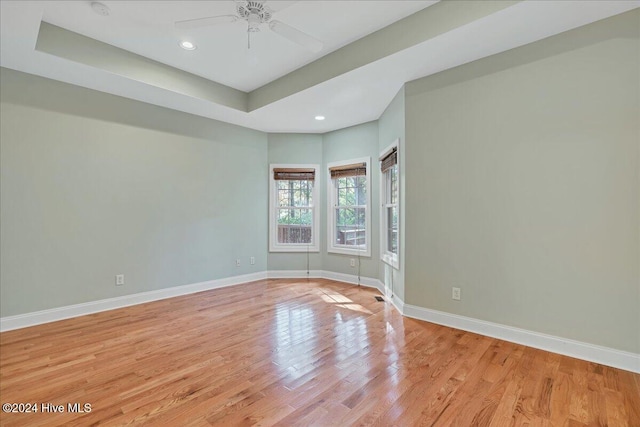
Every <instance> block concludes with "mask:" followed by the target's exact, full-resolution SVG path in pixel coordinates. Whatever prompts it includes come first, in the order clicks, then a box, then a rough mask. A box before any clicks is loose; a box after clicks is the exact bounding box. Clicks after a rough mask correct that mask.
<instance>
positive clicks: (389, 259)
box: [380, 253, 400, 270]
mask: <svg viewBox="0 0 640 427" xmlns="http://www.w3.org/2000/svg"><path fill="white" fill-rule="evenodd" d="M380 259H382V262H384V263H385V264H387V265H389V266H391V267H393V268H395V269H396V270H400V261H399V260H398V255H395V254H393V255H392V254H390V253H386V254H384V255H382V257H380Z"/></svg>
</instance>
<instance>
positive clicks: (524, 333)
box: [0, 270, 640, 373]
mask: <svg viewBox="0 0 640 427" xmlns="http://www.w3.org/2000/svg"><path fill="white" fill-rule="evenodd" d="M307 277H308V278H312V279H318V278H322V279H330V280H336V281H340V282H345V283H351V284H357V283H358V277H357V276H355V275H351V274H344V273H335V272H332V271H324V270H311V271H309V275H307V272H306V270H273V271H262V272H258V273H252V274H245V275H241V276H232V277H227V278H223V279H217V280H210V281H207V282H200V283H194V284H190V285H183V286H174V287H171V288H166V289H159V290H156V291H149V292H142V293H137V294H132V295H124V296H121V297H116V298H108V299H103V300H98V301H92V302H87V303H82V304H74V305H69V306H65V307H59V308H52V309H49V310H42V311H36V312H33V313H26V314H20V315H17V316H8V317H2V318H0V332H4V331H10V330H13V329H20V328H26V327H28V326H34V325H39V324H42V323H48V322H55V321H58V320H63V319H69V318H72V317H78V316H84V315H87V314H92V313H98V312H100V311H107V310H113V309H117V308H122V307H128V306H131V305H136V304H142V303H146V302H151V301H157V300H161V299H166V298H172V297H176V296H180V295H188V294H192V293H196V292H202V291H207V290H211V289H217V288H222V287H226V286H234V285H239V284H242V283H247V282H252V281H256V280H263V279H267V278H269V279H276V278H277V279H280V278H295V279H301V278H307ZM360 284H361V285H363V286H367V287H372V288H376V289H378V290H379V291H380V292H381V293H382V294H383V295H385V296H387V297H388V295H386V294H385V288H384V284H383V283H382V282H381V281H380V280H378V279H374V278H371V277H360ZM390 300H391V303H392V304H393V305H394V306H395V308H396V309H397V310H398V311H399V312H400V314H402V315H404V316H408V317H413V318H415V319H418V320H424V321H427V322H431V323H437V324H439V325H444V326H449V327H452V328H456V329H462V330H464V331H469V332H474V333H477V334H481V335H485V336H489V337H493V338H498V339H501V340H505V341H510V342H514V343H517V344H522V345H526V346H529V347H534V348H539V349H542V350H546V351H550V352H553V353H559V354H563V355H566V356H571V357H576V358H578V359H583V360H588V361H591V362H596V363H601V364H603V365H607V366H613V367H615V368H620V369H624V370H627V371H631V372H637V373H640V354H636V353H630V352H625V351H621V350H616V349H612V348H608V347H602V346H598V345H594V344H588V343H584V342H580V341H574V340H571V339H566V338H560V337H556V336H552V335H546V334H542V333H538V332H533V331H528V330H525V329H519V328H514V327H511V326H506V325H501V324H499V323H492V322H487V321H483V320H478V319H474V318H471V317H465V316H459V315H456V314H451V313H445V312H442V311H437V310H431V309H428V308H423V307H418V306H415V305H410V304H405V303H404V301H402V300H401V299H400V298H398V296H397V295H394V296H393V297H392V298H390Z"/></svg>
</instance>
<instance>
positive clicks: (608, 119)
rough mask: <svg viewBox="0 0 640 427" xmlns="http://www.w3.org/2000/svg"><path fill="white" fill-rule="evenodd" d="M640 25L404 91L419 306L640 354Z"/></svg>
mask: <svg viewBox="0 0 640 427" xmlns="http://www.w3.org/2000/svg"><path fill="white" fill-rule="evenodd" d="M639 18H640V14H639V13H638V11H637V10H636V11H634V12H629V13H625V14H623V15H619V16H616V17H613V18H609V19H607V20H603V21H599V22H597V23H595V24H591V25H589V26H585V27H582V28H578V29H576V30H573V31H570V32H567V33H563V34H560V35H558V36H554V37H551V38H548V39H545V40H542V41H540V42H537V43H534V44H531V45H528V46H524V47H522V48H518V49H514V50H511V51H508V52H505V53H502V54H499V55H496V56H494V57H489V58H486V59H483V60H480V61H476V62H475V63H471V64H468V65H464V66H461V67H458V68H456V69H453V70H450V71H446V72H443V73H440V74H437V75H434V76H431V77H427V78H424V79H421V80H418V81H415V82H412V83H409V84H408V85H407V86H406V105H405V107H406V137H407V138H406V144H405V149H406V163H405V164H406V193H405V194H406V230H407V231H408V232H407V233H406V236H405V238H406V252H405V253H406V270H405V273H406V274H405V293H406V295H405V296H406V298H405V300H406V302H407V303H409V304H413V305H417V306H421V307H426V308H430V309H436V310H441V311H445V312H449V313H455V314H460V315H464V316H469V317H473V318H477V319H482V320H488V321H492V322H497V323H501V324H505V325H512V326H516V327H520V328H524V329H528V330H532V331H538V332H542V333H548V334H552V335H556V336H560V337H566V338H571V339H574V340H579V341H583V342H588V343H593V344H598V345H603V346H606V347H611V348H615V349H620V350H625V351H630V352H635V353H640V314H639V313H640V276H639V274H640V273H639V269H640V266H639V264H640V249H639V246H640V243H639V242H640V182H639V181H640V179H639V166H640V164H639V163H640V160H639V155H640V147H639V144H640V128H639V122H640V120H639V118H640V87H639V84H640V79H639V77H638V76H640V58H639V56H640V43H639V36H638V32H639V26H638V22H639V21H640V19H639ZM452 286H457V287H460V288H461V289H462V300H461V301H453V300H452V298H451V288H452Z"/></svg>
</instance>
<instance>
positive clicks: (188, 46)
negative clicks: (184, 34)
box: [180, 40, 196, 50]
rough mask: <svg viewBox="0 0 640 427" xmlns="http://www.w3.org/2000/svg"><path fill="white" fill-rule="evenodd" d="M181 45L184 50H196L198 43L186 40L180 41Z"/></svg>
mask: <svg viewBox="0 0 640 427" xmlns="http://www.w3.org/2000/svg"><path fill="white" fill-rule="evenodd" d="M180 47H181V48H183V49H184V50H196V45H195V44H193V43H191V42H188V41H186V40H183V41H181V42H180Z"/></svg>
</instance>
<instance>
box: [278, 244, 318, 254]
mask: <svg viewBox="0 0 640 427" xmlns="http://www.w3.org/2000/svg"><path fill="white" fill-rule="evenodd" d="M269 252H315V253H317V252H320V248H319V247H317V246H306V245H301V246H271V247H269Z"/></svg>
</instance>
